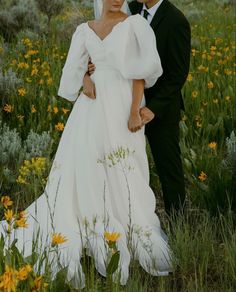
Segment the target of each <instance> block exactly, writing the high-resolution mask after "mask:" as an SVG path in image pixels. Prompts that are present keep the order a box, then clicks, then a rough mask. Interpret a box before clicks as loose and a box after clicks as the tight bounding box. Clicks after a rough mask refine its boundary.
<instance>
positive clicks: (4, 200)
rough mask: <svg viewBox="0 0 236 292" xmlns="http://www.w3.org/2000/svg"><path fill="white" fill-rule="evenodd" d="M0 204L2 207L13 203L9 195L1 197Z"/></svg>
mask: <svg viewBox="0 0 236 292" xmlns="http://www.w3.org/2000/svg"><path fill="white" fill-rule="evenodd" d="M1 204H2V205H3V206H4V208H6V209H7V208H8V207H10V206H12V205H13V201H12V200H11V198H10V197H9V196H3V197H1Z"/></svg>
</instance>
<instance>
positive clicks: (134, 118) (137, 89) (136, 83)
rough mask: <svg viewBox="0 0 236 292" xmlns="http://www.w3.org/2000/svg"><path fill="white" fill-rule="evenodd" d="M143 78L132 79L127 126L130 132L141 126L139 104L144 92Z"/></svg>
mask: <svg viewBox="0 0 236 292" xmlns="http://www.w3.org/2000/svg"><path fill="white" fill-rule="evenodd" d="M144 84H145V81H144V80H143V79H140V80H133V100H132V104H131V108H130V116H129V121H128V128H129V130H130V131H131V132H136V131H138V130H140V129H141V128H142V125H143V124H142V119H141V116H140V113H139V111H140V104H141V100H142V98H143V93H144Z"/></svg>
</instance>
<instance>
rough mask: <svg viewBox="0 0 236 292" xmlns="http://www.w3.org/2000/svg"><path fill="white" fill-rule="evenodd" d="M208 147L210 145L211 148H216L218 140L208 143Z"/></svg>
mask: <svg viewBox="0 0 236 292" xmlns="http://www.w3.org/2000/svg"><path fill="white" fill-rule="evenodd" d="M208 147H209V148H210V149H213V150H215V149H216V147H217V143H216V142H211V143H209V144H208Z"/></svg>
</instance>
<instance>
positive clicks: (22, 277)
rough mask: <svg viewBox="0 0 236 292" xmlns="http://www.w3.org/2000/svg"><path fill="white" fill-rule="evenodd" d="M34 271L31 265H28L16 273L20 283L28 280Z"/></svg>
mask: <svg viewBox="0 0 236 292" xmlns="http://www.w3.org/2000/svg"><path fill="white" fill-rule="evenodd" d="M31 271H32V267H31V265H29V264H27V265H25V266H24V267H22V268H21V269H20V270H19V271H16V277H17V279H18V280H20V281H24V280H26V279H27V278H28V275H29V273H30V272H31Z"/></svg>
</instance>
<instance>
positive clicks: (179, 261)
mask: <svg viewBox="0 0 236 292" xmlns="http://www.w3.org/2000/svg"><path fill="white" fill-rule="evenodd" d="M14 2H18V1H0V197H3V196H10V198H11V200H13V202H14V204H13V207H12V206H8V210H11V208H12V209H13V210H14V212H17V211H20V210H23V209H24V208H26V207H27V206H28V205H29V204H30V203H31V202H32V201H34V200H35V198H37V197H38V196H39V195H40V194H41V193H42V191H43V190H44V186H45V183H46V179H47V175H48V173H49V170H50V166H51V163H52V161H53V157H54V154H55V151H56V149H57V145H58V142H59V139H60V136H61V133H62V131H63V129H64V126H65V123H66V121H67V118H68V116H69V114H70V111H71V108H72V104H70V103H69V102H67V101H66V100H64V99H63V98H60V97H57V90H58V85H59V80H60V75H61V69H62V67H63V64H64V62H65V57H66V53H67V50H68V46H69V42H70V38H71V34H72V32H73V31H74V29H75V27H76V25H77V24H78V23H80V22H83V21H85V20H86V19H88V18H91V17H92V13H91V8H90V7H86V6H85V5H84V4H83V3H82V1H78V2H76V1H69V0H68V1H62V2H64V7H62V8H61V9H59V8H58V13H57V15H55V16H53V17H52V18H51V19H49V18H47V17H46V14H44V13H43V12H40V11H38V10H37V9H36V6H35V5H33V6H32V8H29V7H28V8H25V7H23V8H21V7H17V8H14V9H15V10H12V12H11V16H10V15H8V14H7V12H6V11H10V10H9V9H10V8H11V7H13V6H14V5H15V4H14ZM23 2H24V1H22V3H23ZM31 2H34V1H31ZM38 2H40V1H38ZM45 2H47V1H45ZM52 2H53V1H52ZM57 2H60V1H57ZM172 2H173V3H175V4H176V5H177V6H178V7H179V8H181V10H182V11H183V12H184V13H185V15H186V16H187V18H188V19H189V21H190V23H191V28H192V56H191V68H190V73H189V76H188V80H187V82H186V84H185V86H184V88H183V95H184V101H185V105H186V111H185V113H183V115H182V121H181V123H180V127H181V149H182V154H183V163H184V170H185V178H186V187H187V196H188V197H187V203H188V204H187V205H188V207H187V210H186V212H185V213H184V214H181V215H180V214H179V215H178V216H177V217H174V216H173V218H170V220H167V217H166V215H165V213H164V212H163V209H162V206H163V202H162V198H161V189H160V184H159V181H158V177H157V174H156V171H155V168H154V164H153V160H152V157H151V154H150V151H149V147H148V148H147V151H148V155H149V158H150V171H151V186H152V188H153V189H154V190H155V193H156V195H157V202H158V206H157V212H158V214H159V215H160V217H161V221H162V222H163V224H162V225H163V228H164V229H165V231H166V232H167V234H168V236H169V240H170V245H171V248H172V250H173V252H174V254H175V266H176V269H175V271H174V273H173V275H170V276H169V277H158V278H157V277H151V276H150V275H148V274H146V273H145V272H144V271H143V270H142V269H141V268H140V267H139V265H138V264H137V263H136V262H132V264H131V267H130V279H129V281H128V283H127V286H125V287H120V286H118V285H116V284H112V283H110V282H108V281H106V280H105V279H103V278H102V277H101V276H99V275H98V274H97V273H96V270H95V268H94V263H93V262H92V261H91V259H90V258H88V257H84V258H83V266H84V268H85V270H86V280H87V286H86V288H85V290H84V291H132V292H133V291H140V292H141V291H150V292H152V291H153V292H154V291H167V292H169V291H181V292H182V291H217V292H218V291H219V292H221V291H232V292H233V291H236V231H235V230H236V228H235V222H236V220H235V219H236V218H235V211H236V99H235V66H236V63H235V48H236V46H235V27H236V25H235V23H234V16H235V4H233V3H234V1H227V0H222V1H217V0H210V1H201V0H198V1H197V0H195V1H190V0H175V1H172ZM21 5H22V6H23V4H21ZM17 9H18V10H19V11H20V12H19V11H18V10H17ZM24 9H25V10H24ZM22 11H23V12H22ZM59 12H60V13H59ZM9 13H10V12H9ZM20 13H21V17H16V16H15V15H20ZM24 13H25V14H24ZM22 14H23V16H24V17H22ZM31 14H32V15H34V16H35V19H31V17H30V16H29V15H31ZM14 16H15V17H16V19H17V21H18V23H19V24H18V26H17V24H16V23H17V21H16V19H15V22H14V21H13V20H12V18H14ZM24 19H26V20H27V24H26V23H25V22H24ZM26 20H25V21H26ZM13 23H14V25H13ZM21 26H22V28H21ZM9 27H11V29H10V28H9ZM4 28H5V29H4ZM4 216H5V217H6V208H5V207H4V205H3V204H2V205H1V206H0V217H1V218H3V217H4ZM8 216H10V214H9V213H8ZM23 218H24V216H23ZM23 223H24V220H23ZM23 223H22V221H21V223H20V224H21V225H24V224H23ZM20 224H19V225H20ZM17 228H23V227H19V226H18V227H17ZM3 241H4V239H3V238H2V239H1V240H0V291H11V290H7V289H5V290H4V287H5V286H4V283H5V284H6V283H11V284H12V287H13V286H14V285H15V286H16V285H17V291H44V290H45V291H59V290H60V291H72V288H71V287H70V285H69V284H64V277H65V271H62V272H61V273H60V275H58V278H57V279H56V280H55V281H51V278H50V277H51V275H50V269H48V270H47V271H46V273H45V274H44V275H43V277H42V278H39V275H40V271H39V273H38V274H34V273H33V271H31V267H32V265H33V264H34V262H35V260H36V258H37V257H38V256H39V255H33V256H32V257H30V258H28V259H24V258H23V257H22V256H21V255H20V254H19V253H18V252H17V250H16V248H15V247H14V246H12V247H11V248H10V247H9V250H8V253H7V254H5V255H4V254H3V244H4V243H3ZM45 257H47V254H45ZM26 264H28V266H26ZM7 266H8V267H9V268H8V269H7ZM23 267H26V268H25V270H21V269H23ZM16 270H17V271H18V274H17V273H15V271H16ZM19 271H21V273H19ZM24 273H25V274H24ZM22 274H24V275H25V276H24V277H23V276H22ZM16 275H18V278H19V279H18V280H16V281H15V282H14V279H15V278H17V276H16ZM19 275H20V276H19ZM20 277H21V278H20ZM7 279H8V280H9V279H10V280H9V281H8V282H7ZM43 282H45V283H47V285H45V287H43ZM6 285H7V284H6ZM9 285H10V284H9Z"/></svg>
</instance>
